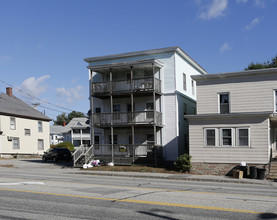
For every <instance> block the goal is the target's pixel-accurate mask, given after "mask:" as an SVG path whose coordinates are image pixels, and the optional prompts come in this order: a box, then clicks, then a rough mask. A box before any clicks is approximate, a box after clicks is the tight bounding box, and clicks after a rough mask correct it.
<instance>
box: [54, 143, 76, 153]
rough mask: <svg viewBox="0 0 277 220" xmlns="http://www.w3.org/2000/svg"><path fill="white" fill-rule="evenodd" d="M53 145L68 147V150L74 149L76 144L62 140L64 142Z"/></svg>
mask: <svg viewBox="0 0 277 220" xmlns="http://www.w3.org/2000/svg"><path fill="white" fill-rule="evenodd" d="M51 147H52V148H55V147H64V148H68V150H70V151H74V145H73V144H72V143H71V142H62V143H59V144H57V145H51Z"/></svg>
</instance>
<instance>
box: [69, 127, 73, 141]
mask: <svg viewBox="0 0 277 220" xmlns="http://www.w3.org/2000/svg"><path fill="white" fill-rule="evenodd" d="M70 132H71V143H72V144H73V129H72V128H71V131H70Z"/></svg>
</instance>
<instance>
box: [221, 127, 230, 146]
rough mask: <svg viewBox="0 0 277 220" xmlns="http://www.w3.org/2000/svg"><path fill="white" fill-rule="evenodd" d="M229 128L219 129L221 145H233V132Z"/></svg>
mask: <svg viewBox="0 0 277 220" xmlns="http://www.w3.org/2000/svg"><path fill="white" fill-rule="evenodd" d="M232 133H233V132H232V129H231V128H222V129H221V140H220V142H221V146H233V134H232Z"/></svg>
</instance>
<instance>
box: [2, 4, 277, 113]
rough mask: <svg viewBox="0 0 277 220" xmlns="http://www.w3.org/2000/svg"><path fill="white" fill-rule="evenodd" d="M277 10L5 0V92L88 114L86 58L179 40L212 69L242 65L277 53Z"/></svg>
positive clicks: (46, 106)
mask: <svg viewBox="0 0 277 220" xmlns="http://www.w3.org/2000/svg"><path fill="white" fill-rule="evenodd" d="M276 8H277V0H97V1H96V0H0V27H1V29H0V76H1V77H0V92H5V88H6V87H7V84H5V83H8V84H10V85H12V86H14V87H15V88H19V89H20V90H22V91H24V92H25V93H27V94H30V95H31V96H34V97H37V98H39V99H40V100H42V101H40V100H37V99H34V98H32V97H30V96H28V95H24V94H23V93H22V92H18V91H17V90H16V89H14V94H15V95H16V96H17V97H19V98H22V99H23V100H26V101H27V102H28V103H40V106H38V110H40V111H43V110H45V113H46V115H48V116H49V117H50V118H55V117H56V115H58V114H61V112H67V113H68V112H70V110H76V111H81V112H84V113H87V111H88V109H89V102H88V70H87V68H86V66H87V64H86V63H85V62H84V61H83V58H86V57H93V56H102V55H110V54H116V53H124V52H131V51H139V50H147V49H156V48H163V47H169V46H179V47H181V48H182V49H183V50H184V51H185V52H186V53H188V54H189V55H190V56H191V57H192V58H193V59H194V60H195V61H196V62H197V63H199V64H200V65H201V66H202V67H203V68H204V69H205V70H206V71H207V72H208V73H220V72H232V71H239V70H243V69H244V68H245V67H246V66H247V65H248V64H249V63H250V62H251V61H254V62H263V61H266V60H270V59H271V58H272V57H274V56H275V55H276V54H277V23H276V21H277V13H276ZM3 82H5V83H3ZM47 103H50V104H47ZM58 106H61V107H63V108H66V109H68V110H66V109H62V108H59V107H58ZM50 109H53V110H50ZM54 110H55V111H54Z"/></svg>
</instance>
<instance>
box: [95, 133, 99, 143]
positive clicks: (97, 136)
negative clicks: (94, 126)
mask: <svg viewBox="0 0 277 220" xmlns="http://www.w3.org/2000/svg"><path fill="white" fill-rule="evenodd" d="M94 144H100V136H99V135H95V136H94Z"/></svg>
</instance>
